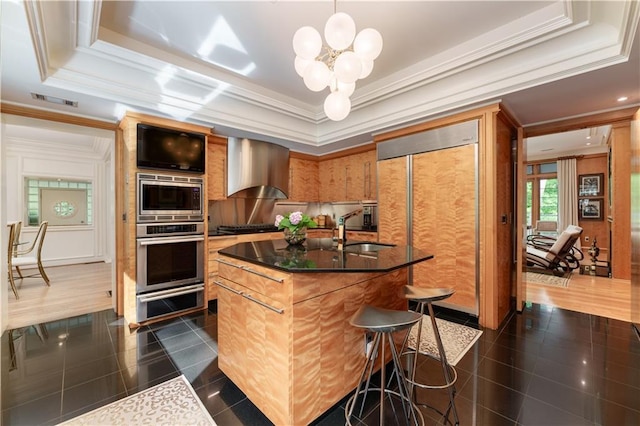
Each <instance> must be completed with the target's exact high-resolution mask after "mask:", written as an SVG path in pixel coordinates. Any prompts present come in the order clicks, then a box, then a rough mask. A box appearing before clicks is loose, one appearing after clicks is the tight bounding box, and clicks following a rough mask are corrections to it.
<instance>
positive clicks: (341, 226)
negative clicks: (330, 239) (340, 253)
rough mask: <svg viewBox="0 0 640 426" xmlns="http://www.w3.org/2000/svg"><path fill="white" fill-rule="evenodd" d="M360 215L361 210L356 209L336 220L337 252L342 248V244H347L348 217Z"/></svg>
mask: <svg viewBox="0 0 640 426" xmlns="http://www.w3.org/2000/svg"><path fill="white" fill-rule="evenodd" d="M360 213H362V208H359V209H356V210H354V211H352V212H349V213H347V214H345V215H342V216H340V218H339V219H338V250H342V249H343V248H344V244H345V243H346V242H347V230H346V226H347V219H349V218H350V217H353V216H356V215H359V214H360Z"/></svg>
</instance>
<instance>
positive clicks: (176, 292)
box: [138, 285, 204, 303]
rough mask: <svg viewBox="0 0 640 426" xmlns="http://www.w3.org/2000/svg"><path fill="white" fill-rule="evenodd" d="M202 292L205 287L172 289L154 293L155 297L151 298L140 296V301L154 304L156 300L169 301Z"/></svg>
mask: <svg viewBox="0 0 640 426" xmlns="http://www.w3.org/2000/svg"><path fill="white" fill-rule="evenodd" d="M202 290H204V285H194V286H189V287H180V288H172V289H170V290H164V291H160V292H156V293H153V295H149V296H144V295H142V296H138V299H139V300H140V302H142V303H147V302H153V301H155V300H162V299H167V298H169V297H173V296H182V295H184V294H191V293H197V292H199V291H202Z"/></svg>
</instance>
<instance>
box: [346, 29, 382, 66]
mask: <svg viewBox="0 0 640 426" xmlns="http://www.w3.org/2000/svg"><path fill="white" fill-rule="evenodd" d="M353 51H354V52H355V54H356V55H358V57H360V58H362V59H365V60H368V61H373V60H374V59H376V58H377V57H378V56H380V53H381V52H382V36H381V35H380V33H379V32H378V31H376V30H374V29H373V28H365V29H364V30H362V31H360V32H359V33H358V35H357V36H356V39H355V41H354V42H353Z"/></svg>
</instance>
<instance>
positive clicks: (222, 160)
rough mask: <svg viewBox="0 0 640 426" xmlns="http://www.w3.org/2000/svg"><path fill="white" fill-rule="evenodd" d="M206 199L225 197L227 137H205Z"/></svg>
mask: <svg viewBox="0 0 640 426" xmlns="http://www.w3.org/2000/svg"><path fill="white" fill-rule="evenodd" d="M207 181H208V182H207V199H208V200H224V199H226V198H227V197H226V193H227V191H226V186H227V185H226V183H227V138H224V137H221V136H216V135H213V136H209V137H208V138H207Z"/></svg>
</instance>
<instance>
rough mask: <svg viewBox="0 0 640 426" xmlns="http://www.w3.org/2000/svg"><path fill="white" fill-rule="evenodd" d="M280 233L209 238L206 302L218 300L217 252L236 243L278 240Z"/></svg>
mask: <svg viewBox="0 0 640 426" xmlns="http://www.w3.org/2000/svg"><path fill="white" fill-rule="evenodd" d="M280 239H282V232H264V233H255V234H241V235H225V236H217V237H209V239H208V242H207V244H208V246H207V255H208V256H207V266H208V267H207V294H206V296H207V300H214V299H217V298H218V286H217V285H216V284H215V281H216V280H217V279H218V251H219V250H221V249H223V248H225V247H229V246H232V245H234V244H237V243H244V242H248V241H264V240H280Z"/></svg>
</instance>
